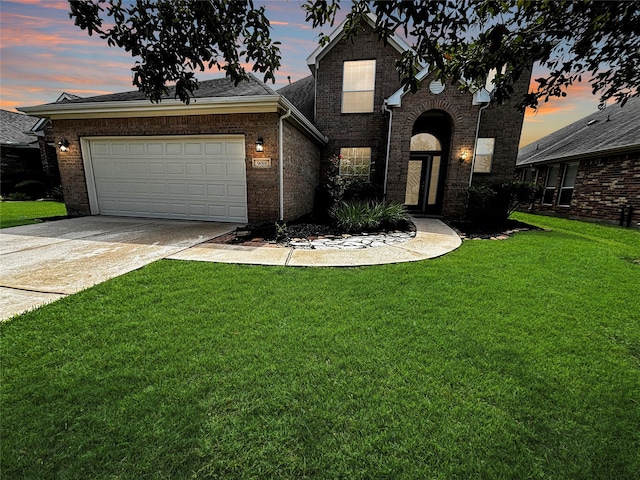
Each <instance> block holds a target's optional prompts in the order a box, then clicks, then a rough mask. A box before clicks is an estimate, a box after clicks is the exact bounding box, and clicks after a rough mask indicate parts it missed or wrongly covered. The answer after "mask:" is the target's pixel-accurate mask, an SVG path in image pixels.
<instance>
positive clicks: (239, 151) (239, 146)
mask: <svg viewBox="0 0 640 480" xmlns="http://www.w3.org/2000/svg"><path fill="white" fill-rule="evenodd" d="M225 146H226V148H225V152H226V154H227V155H244V142H227V143H226V145H225Z"/></svg>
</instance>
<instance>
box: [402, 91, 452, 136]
mask: <svg viewBox="0 0 640 480" xmlns="http://www.w3.org/2000/svg"><path fill="white" fill-rule="evenodd" d="M430 110H441V111H443V112H445V113H446V114H448V115H449V116H450V117H451V119H452V120H453V122H454V124H453V125H452V126H451V127H452V130H453V129H454V128H455V124H456V123H458V122H462V120H463V118H464V117H463V115H462V113H461V112H460V110H459V109H458V108H457V107H456V106H455V105H452V104H451V103H449V102H447V101H446V100H440V99H438V98H433V99H431V98H430V99H427V100H424V101H422V102H419V103H416V104H415V105H413V106H412V107H411V108H410V109H409V110H407V111H406V113H405V119H404V123H403V125H402V127H401V129H402V130H405V131H406V129H412V128H413V125H414V124H415V123H416V121H417V120H418V118H419V117H420V115H422V114H423V113H425V112H428V111H430ZM401 111H402V108H400V109H399V110H398V113H399V115H401V113H400V112H401Z"/></svg>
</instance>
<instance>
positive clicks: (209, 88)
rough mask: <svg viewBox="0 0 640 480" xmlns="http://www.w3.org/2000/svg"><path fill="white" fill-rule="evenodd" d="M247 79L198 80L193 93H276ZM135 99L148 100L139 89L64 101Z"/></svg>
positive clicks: (171, 89)
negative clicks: (234, 80) (235, 81)
mask: <svg viewBox="0 0 640 480" xmlns="http://www.w3.org/2000/svg"><path fill="white" fill-rule="evenodd" d="M248 75H249V79H248V80H246V81H243V82H240V83H239V84H238V85H234V83H233V80H231V79H229V78H226V77H225V78H215V79H213V80H205V81H202V82H198V89H197V90H195V91H194V92H193V93H194V95H195V98H196V99H198V98H212V97H245V96H254V95H277V94H276V92H274V91H273V89H272V88H270V87H269V86H268V85H266V84H264V83H263V82H261V81H260V80H258V79H257V78H256V77H255V76H253V75H252V74H251V73H249V74H248ZM175 92H176V89H175V87H174V86H172V87H169V94H168V95H167V96H165V97H162V98H163V99H167V100H169V99H173V98H174V97H175ZM135 100H148V98H147V97H145V96H144V94H143V93H141V92H139V91H137V90H136V91H130V92H120V93H110V94H107V95H98V96H95V97H84V98H77V99H73V100H67V101H66V102H65V103H98V102H130V101H135Z"/></svg>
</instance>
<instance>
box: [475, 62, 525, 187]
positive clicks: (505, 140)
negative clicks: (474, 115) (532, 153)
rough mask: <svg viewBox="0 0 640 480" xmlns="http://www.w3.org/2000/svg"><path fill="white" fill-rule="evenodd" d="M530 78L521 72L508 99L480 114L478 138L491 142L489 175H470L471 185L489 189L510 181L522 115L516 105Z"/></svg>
mask: <svg viewBox="0 0 640 480" xmlns="http://www.w3.org/2000/svg"><path fill="white" fill-rule="evenodd" d="M530 78H531V71H530V70H528V71H525V72H524V73H523V74H522V76H521V77H520V79H519V80H518V81H517V82H516V84H515V85H514V93H513V96H512V98H511V99H509V100H506V101H505V103H503V104H502V105H491V106H489V107H488V108H486V109H484V110H483V111H482V120H481V122H480V131H479V133H478V136H479V137H480V138H495V145H494V159H493V164H492V167H491V173H474V174H473V184H474V185H491V184H493V183H502V182H510V181H512V180H513V174H514V171H515V165H516V158H517V156H518V145H519V144H520V134H521V133H522V124H523V122H524V111H519V110H518V108H517V106H516V104H517V102H518V101H519V100H521V98H522V96H523V95H524V94H525V93H527V91H528V88H529V82H530Z"/></svg>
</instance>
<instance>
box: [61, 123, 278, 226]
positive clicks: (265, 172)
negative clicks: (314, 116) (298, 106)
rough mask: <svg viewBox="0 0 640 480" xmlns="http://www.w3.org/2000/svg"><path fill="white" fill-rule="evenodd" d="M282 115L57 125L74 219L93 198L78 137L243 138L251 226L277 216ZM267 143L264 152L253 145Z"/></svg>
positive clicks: (65, 186)
mask: <svg viewBox="0 0 640 480" xmlns="http://www.w3.org/2000/svg"><path fill="white" fill-rule="evenodd" d="M278 118H279V116H278V114H277V113H259V114H224V115H197V116H196V115H194V116H167V117H134V118H98V119H81V120H55V121H54V122H53V128H54V131H55V135H56V138H66V139H67V140H69V151H68V152H64V153H63V152H59V153H58V165H59V168H60V175H61V180H62V186H63V190H64V198H65V203H66V204H67V210H68V211H69V214H71V215H89V214H90V208H89V198H88V194H87V186H86V183H85V174H84V167H83V164H82V156H81V152H80V137H90V136H127V135H130V136H143V135H236V134H241V135H245V139H246V145H245V154H246V171H247V203H248V216H249V221H251V222H258V221H272V220H276V219H277V218H278V217H279V199H278V188H279V186H278V185H279V184H278ZM258 137H262V138H263V139H264V152H262V153H257V152H256V151H255V141H256V139H257V138H258ZM256 157H265V158H271V168H268V169H256V168H253V167H252V158H256Z"/></svg>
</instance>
